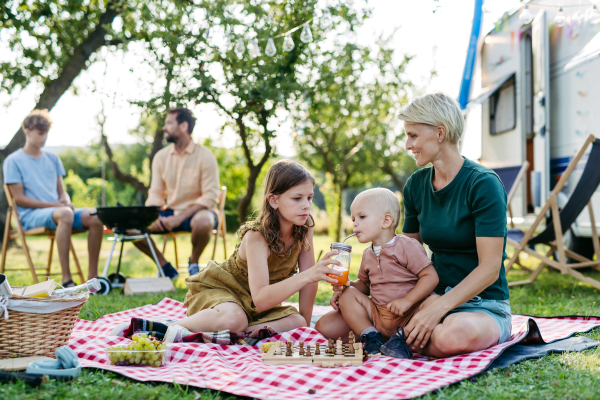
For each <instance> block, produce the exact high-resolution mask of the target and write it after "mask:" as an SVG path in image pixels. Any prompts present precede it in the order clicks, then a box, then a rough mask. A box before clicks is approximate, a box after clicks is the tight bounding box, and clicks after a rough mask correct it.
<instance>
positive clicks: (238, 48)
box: [233, 38, 245, 59]
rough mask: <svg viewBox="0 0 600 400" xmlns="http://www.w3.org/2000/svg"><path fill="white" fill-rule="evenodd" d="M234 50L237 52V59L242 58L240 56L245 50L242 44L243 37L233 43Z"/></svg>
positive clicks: (242, 55)
mask: <svg viewBox="0 0 600 400" xmlns="http://www.w3.org/2000/svg"><path fill="white" fill-rule="evenodd" d="M233 50H234V51H235V54H237V56H238V58H239V59H242V57H244V50H245V46H244V39H242V38H239V39H238V40H237V42H236V44H235V48H234V49H233Z"/></svg>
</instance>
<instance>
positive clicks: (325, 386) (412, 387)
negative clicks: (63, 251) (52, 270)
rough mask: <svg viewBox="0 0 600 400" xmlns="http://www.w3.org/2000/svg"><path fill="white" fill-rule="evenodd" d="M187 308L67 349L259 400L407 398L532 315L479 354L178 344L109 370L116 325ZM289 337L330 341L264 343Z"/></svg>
mask: <svg viewBox="0 0 600 400" xmlns="http://www.w3.org/2000/svg"><path fill="white" fill-rule="evenodd" d="M328 310H330V307H325V306H316V307H315V311H314V313H315V314H323V313H324V312H326V311H328ZM185 311H186V309H185V307H184V305H183V304H182V303H180V302H178V301H175V300H171V299H167V298H165V299H163V300H161V301H160V302H159V303H158V304H156V305H147V306H144V307H140V308H136V309H132V310H127V311H123V312H119V313H116V314H110V315H106V316H104V317H102V318H99V319H98V320H96V321H86V320H80V319H78V320H77V322H76V323H75V329H74V330H73V334H72V335H71V339H70V341H69V345H70V346H71V348H72V349H73V350H75V352H76V353H77V355H78V356H79V358H80V360H81V363H82V364H83V366H84V367H88V368H90V367H91V368H101V369H106V370H110V371H114V372H116V373H119V374H121V375H124V376H127V377H130V378H132V379H135V380H138V381H156V382H167V383H172V382H177V383H179V384H182V385H190V386H196V387H201V388H210V389H216V390H221V391H225V392H228V393H232V394H236V395H241V396H250V397H255V398H259V399H266V398H276V399H289V400H298V399H321V398H323V399H325V398H327V399H331V398H348V399H373V398H377V399H378V400H384V399H408V398H413V397H417V396H421V395H423V394H425V393H427V392H430V391H433V390H436V389H439V388H441V387H443V386H446V385H449V384H452V383H455V382H458V381H461V380H463V379H466V378H468V377H470V376H473V375H476V374H478V373H479V372H481V371H483V370H484V369H485V368H486V367H487V366H488V365H489V364H490V363H491V362H492V360H493V359H494V358H495V357H497V356H498V355H499V354H500V352H501V351H502V349H504V348H506V347H508V346H510V345H511V344H514V343H516V342H518V341H519V340H520V339H522V338H523V337H524V336H525V334H526V331H527V320H528V318H530V317H526V316H522V315H513V321H512V323H513V332H512V339H511V341H510V342H507V343H504V344H501V345H498V346H495V347H492V348H490V349H487V350H484V351H479V352H476V353H471V354H466V355H462V356H457V357H451V358H447V359H441V360H433V361H428V360H427V359H426V358H424V357H420V356H419V355H417V356H416V357H417V359H413V360H398V359H394V358H389V357H386V356H377V357H374V358H371V359H369V360H368V361H366V362H365V365H363V366H362V367H347V368H320V367H313V366H310V365H289V366H288V365H286V366H274V365H266V364H263V363H262V361H261V353H260V350H259V347H254V346H223V345H217V344H212V343H207V344H204V343H178V344H174V345H173V347H172V349H171V362H170V363H169V364H168V365H166V366H165V367H160V368H151V367H117V366H111V365H108V363H107V360H106V356H105V353H104V349H106V348H107V347H109V346H115V345H121V344H127V343H129V340H128V339H125V338H121V337H116V336H108V332H110V331H111V329H113V328H114V327H115V325H116V324H119V323H123V322H128V321H129V320H130V319H131V318H132V317H137V318H146V319H152V318H164V319H178V318H183V317H185V315H186V314H185ZM534 319H535V322H536V323H537V324H538V326H539V328H540V330H541V333H542V336H543V338H544V339H545V340H546V341H552V340H556V339H559V338H563V337H566V336H569V335H571V334H572V333H573V332H582V331H587V330H589V329H591V328H592V327H594V326H598V325H600V318H593V317H590V318H586V317H558V318H534ZM287 339H291V340H292V341H293V342H298V341H304V342H305V343H307V344H311V343H312V344H314V343H322V344H325V343H326V340H325V338H323V336H321V335H320V334H319V333H318V332H317V331H315V330H314V329H311V328H301V329H296V330H294V331H290V332H286V333H283V334H281V335H277V336H274V337H272V338H269V339H266V340H265V341H273V340H284V341H285V340H287ZM260 343H262V342H259V345H260ZM309 389H316V392H315V394H309V393H308V390H309Z"/></svg>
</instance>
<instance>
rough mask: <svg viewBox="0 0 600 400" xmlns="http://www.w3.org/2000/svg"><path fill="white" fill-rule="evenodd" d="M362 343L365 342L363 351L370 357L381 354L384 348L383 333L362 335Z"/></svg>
mask: <svg viewBox="0 0 600 400" xmlns="http://www.w3.org/2000/svg"><path fill="white" fill-rule="evenodd" d="M360 341H361V342H363V350H364V351H366V352H367V353H368V355H369V357H372V356H375V355H377V354H381V351H380V350H379V349H380V347H381V346H383V337H382V336H381V332H379V331H377V332H369V333H367V334H366V335H362V336H361V337H360Z"/></svg>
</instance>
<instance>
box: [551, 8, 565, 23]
mask: <svg viewBox="0 0 600 400" xmlns="http://www.w3.org/2000/svg"><path fill="white" fill-rule="evenodd" d="M566 21H567V18H566V17H565V13H564V12H563V9H562V7H560V8H559V9H558V14H556V16H555V17H554V25H555V26H557V27H559V28H562V27H563V26H565V23H566Z"/></svg>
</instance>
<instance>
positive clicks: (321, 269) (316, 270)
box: [306, 250, 344, 284]
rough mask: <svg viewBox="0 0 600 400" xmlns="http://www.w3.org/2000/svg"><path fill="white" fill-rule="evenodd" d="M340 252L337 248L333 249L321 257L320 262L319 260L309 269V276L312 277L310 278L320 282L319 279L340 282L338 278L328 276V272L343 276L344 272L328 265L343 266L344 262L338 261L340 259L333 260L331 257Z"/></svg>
mask: <svg viewBox="0 0 600 400" xmlns="http://www.w3.org/2000/svg"><path fill="white" fill-rule="evenodd" d="M337 254H338V252H337V250H333V251H330V252H329V253H325V255H324V256H323V258H321V259H320V260H319V262H317V263H316V264H315V265H314V266H313V267H312V268H310V269H309V270H308V271H306V272H308V276H309V277H310V279H311V280H312V281H313V282H318V281H326V282H329V283H332V284H333V283H338V282H337V280H335V279H333V278H332V277H330V276H327V274H330V275H337V276H342V275H344V274H342V272H341V271H337V270H335V269H333V268H330V267H328V265H332V264H333V265H339V266H341V265H342V264H341V263H340V262H339V261H338V260H332V259H331V257H333V256H335V255H337Z"/></svg>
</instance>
